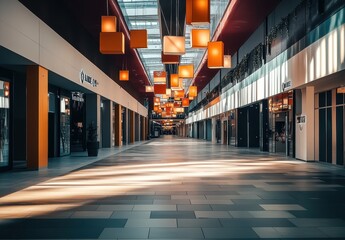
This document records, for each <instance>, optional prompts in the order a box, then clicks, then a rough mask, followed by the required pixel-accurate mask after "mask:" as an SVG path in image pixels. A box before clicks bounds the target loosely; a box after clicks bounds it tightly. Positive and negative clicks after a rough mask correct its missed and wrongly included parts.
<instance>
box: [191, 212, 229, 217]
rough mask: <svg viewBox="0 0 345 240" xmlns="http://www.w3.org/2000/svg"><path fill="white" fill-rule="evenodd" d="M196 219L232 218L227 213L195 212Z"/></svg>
mask: <svg viewBox="0 0 345 240" xmlns="http://www.w3.org/2000/svg"><path fill="white" fill-rule="evenodd" d="M195 216H196V218H231V216H230V214H229V212H227V211H195Z"/></svg>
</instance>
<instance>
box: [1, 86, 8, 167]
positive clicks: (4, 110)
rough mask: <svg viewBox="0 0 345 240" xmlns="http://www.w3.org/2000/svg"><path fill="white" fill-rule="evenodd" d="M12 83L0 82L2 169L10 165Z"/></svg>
mask: <svg viewBox="0 0 345 240" xmlns="http://www.w3.org/2000/svg"><path fill="white" fill-rule="evenodd" d="M9 133H10V83H9V82H4V81H0V168H3V167H9V165H10V140H9V136H10V134H9Z"/></svg>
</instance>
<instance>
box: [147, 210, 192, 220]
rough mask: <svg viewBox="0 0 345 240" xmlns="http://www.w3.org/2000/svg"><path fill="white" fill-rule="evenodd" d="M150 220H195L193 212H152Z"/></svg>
mask: <svg viewBox="0 0 345 240" xmlns="http://www.w3.org/2000/svg"><path fill="white" fill-rule="evenodd" d="M150 218H176V219H181V218H185V219H194V218H195V214H194V212H193V211H152V212H151V216H150Z"/></svg>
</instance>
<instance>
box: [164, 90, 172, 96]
mask: <svg viewBox="0 0 345 240" xmlns="http://www.w3.org/2000/svg"><path fill="white" fill-rule="evenodd" d="M165 95H167V96H168V97H171V89H170V88H167V89H166V90H165Z"/></svg>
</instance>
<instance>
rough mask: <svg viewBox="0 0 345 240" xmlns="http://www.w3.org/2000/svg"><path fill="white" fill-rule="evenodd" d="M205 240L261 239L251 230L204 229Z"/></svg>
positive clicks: (242, 228) (241, 228)
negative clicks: (230, 239)
mask: <svg viewBox="0 0 345 240" xmlns="http://www.w3.org/2000/svg"><path fill="white" fill-rule="evenodd" d="M202 231H203V232H204V235H205V238H210V239H212V238H213V239H218V238H223V239H229V238H250V239H255V238H259V237H258V235H257V234H256V233H255V232H254V231H253V230H252V229H251V228H244V227H239V228H203V229H202Z"/></svg>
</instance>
